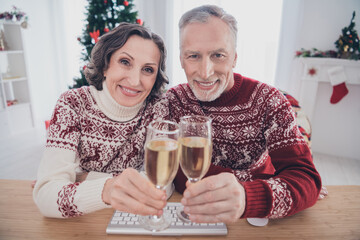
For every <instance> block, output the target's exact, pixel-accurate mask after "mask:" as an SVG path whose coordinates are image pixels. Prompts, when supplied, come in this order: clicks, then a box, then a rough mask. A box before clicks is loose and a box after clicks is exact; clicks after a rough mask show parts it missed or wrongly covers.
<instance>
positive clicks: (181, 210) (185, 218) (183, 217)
mask: <svg viewBox="0 0 360 240" xmlns="http://www.w3.org/2000/svg"><path fill="white" fill-rule="evenodd" d="M176 214H177V216H178V218H179V219H181V221H183V222H185V223H191V220H190V219H189V215H188V214H186V213H185V212H184V207H183V206H181V207H179V208H178V209H177V210H176Z"/></svg>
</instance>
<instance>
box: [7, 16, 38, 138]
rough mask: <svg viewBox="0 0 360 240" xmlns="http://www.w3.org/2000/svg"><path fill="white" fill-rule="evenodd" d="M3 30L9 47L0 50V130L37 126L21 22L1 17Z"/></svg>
mask: <svg viewBox="0 0 360 240" xmlns="http://www.w3.org/2000/svg"><path fill="white" fill-rule="evenodd" d="M0 30H1V31H2V32H3V33H4V36H5V42H6V50H4V51H0V105H1V106H0V113H1V114H0V132H1V133H7V134H13V133H18V132H21V131H26V130H29V129H30V128H33V127H34V124H33V116H32V104H31V98H30V91H29V81H28V74H27V69H26V67H27V64H26V61H25V53H24V47H23V38H22V31H23V29H22V28H21V26H20V22H14V21H6V20H0ZM14 100H16V101H17V103H16V104H14V105H11V106H7V102H8V101H14Z"/></svg>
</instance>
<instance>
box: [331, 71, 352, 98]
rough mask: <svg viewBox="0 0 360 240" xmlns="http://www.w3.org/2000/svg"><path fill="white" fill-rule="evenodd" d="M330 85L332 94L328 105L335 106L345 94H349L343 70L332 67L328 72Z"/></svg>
mask: <svg viewBox="0 0 360 240" xmlns="http://www.w3.org/2000/svg"><path fill="white" fill-rule="evenodd" d="M328 74H329V78H330V83H331V85H332V86H333V92H332V95H331V98H330V103H332V104H335V103H338V102H339V101H340V100H341V99H342V98H343V97H345V96H346V94H348V93H349V90H348V89H347V87H346V84H345V82H346V80H347V78H346V75H345V71H344V68H343V67H341V66H339V67H333V68H330V69H329V70H328Z"/></svg>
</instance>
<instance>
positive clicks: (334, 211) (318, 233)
mask: <svg viewBox="0 0 360 240" xmlns="http://www.w3.org/2000/svg"><path fill="white" fill-rule="evenodd" d="M0 190H1V194H0V239H164V240H165V239H214V238H217V239H251V240H252V239H357V240H359V239H360V186H328V191H329V196H327V197H326V198H325V199H324V200H320V201H318V202H317V203H316V204H315V206H313V207H311V208H309V209H307V210H305V211H302V212H300V213H298V214H296V215H294V216H291V217H287V218H284V219H277V220H270V221H269V224H268V225H267V226H265V227H254V226H251V225H249V224H248V223H247V221H246V220H245V219H240V220H239V221H237V222H236V223H233V224H228V235H227V236H220V237H215V236H214V237H209V236H204V237H196V236H184V237H153V236H141V235H136V236H129V235H126V236H125V235H107V234H106V232H105V230H106V227H107V224H108V222H109V220H110V218H111V216H112V213H113V210H112V209H104V210H101V211H97V212H95V213H92V214H88V215H85V216H81V217H78V218H72V219H51V218H45V217H43V216H42V215H41V214H40V212H39V211H38V209H37V207H36V205H35V204H34V202H33V199H32V188H31V187H30V181H23V180H0ZM179 199H180V195H179V194H178V193H175V194H174V196H172V197H171V201H179Z"/></svg>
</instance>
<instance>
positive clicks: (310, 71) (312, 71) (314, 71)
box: [308, 68, 316, 76]
mask: <svg viewBox="0 0 360 240" xmlns="http://www.w3.org/2000/svg"><path fill="white" fill-rule="evenodd" d="M308 73H309V75H310V76H314V75H316V69H315V68H310V69H309V72H308Z"/></svg>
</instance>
